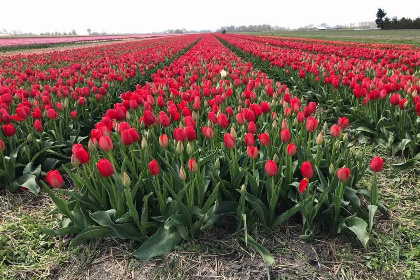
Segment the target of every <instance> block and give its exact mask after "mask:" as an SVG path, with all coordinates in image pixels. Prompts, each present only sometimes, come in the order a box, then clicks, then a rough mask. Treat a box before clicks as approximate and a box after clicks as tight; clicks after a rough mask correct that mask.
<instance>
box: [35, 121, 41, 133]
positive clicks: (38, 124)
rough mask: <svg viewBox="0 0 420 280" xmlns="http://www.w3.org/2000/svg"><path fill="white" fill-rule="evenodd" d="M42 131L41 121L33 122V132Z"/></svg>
mask: <svg viewBox="0 0 420 280" xmlns="http://www.w3.org/2000/svg"><path fill="white" fill-rule="evenodd" d="M42 129H43V127H42V123H41V121H40V120H34V130H35V131H36V132H41V131H42Z"/></svg>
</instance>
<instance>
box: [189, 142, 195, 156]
mask: <svg viewBox="0 0 420 280" xmlns="http://www.w3.org/2000/svg"><path fill="white" fill-rule="evenodd" d="M192 153H194V148H193V146H192V145H191V143H190V142H188V143H187V154H188V155H192Z"/></svg>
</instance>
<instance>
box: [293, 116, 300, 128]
mask: <svg viewBox="0 0 420 280" xmlns="http://www.w3.org/2000/svg"><path fill="white" fill-rule="evenodd" d="M298 125H299V123H298V121H297V119H296V118H295V120H294V121H293V126H294V127H296V128H297V127H298Z"/></svg>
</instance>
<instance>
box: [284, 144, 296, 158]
mask: <svg viewBox="0 0 420 280" xmlns="http://www.w3.org/2000/svg"><path fill="white" fill-rule="evenodd" d="M286 152H287V154H288V155H289V156H291V157H292V156H294V155H295V154H296V146H295V144H293V143H290V144H289V145H287V147H286Z"/></svg>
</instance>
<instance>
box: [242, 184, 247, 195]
mask: <svg viewBox="0 0 420 280" xmlns="http://www.w3.org/2000/svg"><path fill="white" fill-rule="evenodd" d="M241 192H243V193H244V192H246V186H245V184H243V185H242V186H241Z"/></svg>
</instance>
